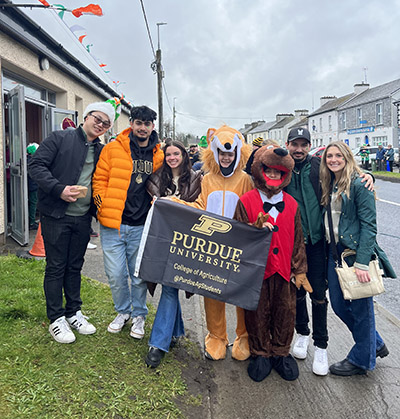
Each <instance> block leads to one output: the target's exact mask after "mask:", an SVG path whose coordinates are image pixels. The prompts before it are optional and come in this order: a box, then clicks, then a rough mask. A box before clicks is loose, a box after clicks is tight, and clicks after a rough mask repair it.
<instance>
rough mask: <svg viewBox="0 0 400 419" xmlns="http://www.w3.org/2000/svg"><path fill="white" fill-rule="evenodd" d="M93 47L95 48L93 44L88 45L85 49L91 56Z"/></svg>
mask: <svg viewBox="0 0 400 419" xmlns="http://www.w3.org/2000/svg"><path fill="white" fill-rule="evenodd" d="M92 46H93V44H87V45H86V47H85V48H86V50H87V52H88V53H89V54H90V47H92Z"/></svg>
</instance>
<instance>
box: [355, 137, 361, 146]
mask: <svg viewBox="0 0 400 419" xmlns="http://www.w3.org/2000/svg"><path fill="white" fill-rule="evenodd" d="M355 140H356V146H357V147H361V137H356V138H355Z"/></svg>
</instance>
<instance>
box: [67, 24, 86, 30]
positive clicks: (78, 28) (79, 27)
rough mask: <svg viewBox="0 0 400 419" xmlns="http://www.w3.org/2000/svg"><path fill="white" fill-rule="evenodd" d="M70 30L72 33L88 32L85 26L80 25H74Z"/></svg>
mask: <svg viewBox="0 0 400 419" xmlns="http://www.w3.org/2000/svg"><path fill="white" fill-rule="evenodd" d="M69 30H70V31H71V32H76V31H86V29H85V28H84V27H83V26H80V25H72V26H71V27H70V28H69Z"/></svg>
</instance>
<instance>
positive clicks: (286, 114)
mask: <svg viewBox="0 0 400 419" xmlns="http://www.w3.org/2000/svg"><path fill="white" fill-rule="evenodd" d="M288 116H293V115H292V114H291V113H277V114H276V122H279V121H282V119H285V118H287V117H288Z"/></svg>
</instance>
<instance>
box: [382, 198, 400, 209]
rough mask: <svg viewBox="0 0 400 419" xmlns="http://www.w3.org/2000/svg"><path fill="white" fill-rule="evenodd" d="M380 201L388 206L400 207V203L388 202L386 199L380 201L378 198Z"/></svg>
mask: <svg viewBox="0 0 400 419" xmlns="http://www.w3.org/2000/svg"><path fill="white" fill-rule="evenodd" d="M378 201H380V202H385V203H386V204H392V205H397V206H398V207H400V204H399V203H398V202H392V201H386V199H380V198H378Z"/></svg>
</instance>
